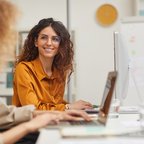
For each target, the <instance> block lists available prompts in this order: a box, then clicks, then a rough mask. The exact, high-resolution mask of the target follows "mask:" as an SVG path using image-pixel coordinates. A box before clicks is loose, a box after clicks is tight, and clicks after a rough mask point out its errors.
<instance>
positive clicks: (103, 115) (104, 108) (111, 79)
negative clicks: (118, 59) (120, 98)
mask: <svg viewBox="0 0 144 144" xmlns="http://www.w3.org/2000/svg"><path fill="white" fill-rule="evenodd" d="M116 79H117V72H116V71H111V72H109V73H108V76H107V80H106V84H105V88H104V92H103V98H102V101H101V104H100V109H99V113H98V121H99V122H100V123H102V124H104V125H106V122H107V119H108V114H109V111H110V105H111V102H112V97H113V95H114V89H115V85H116Z"/></svg>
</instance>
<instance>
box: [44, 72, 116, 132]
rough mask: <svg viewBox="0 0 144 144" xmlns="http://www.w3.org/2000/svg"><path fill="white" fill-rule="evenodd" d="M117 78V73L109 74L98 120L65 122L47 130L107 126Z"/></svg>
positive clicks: (50, 126)
mask: <svg viewBox="0 0 144 144" xmlns="http://www.w3.org/2000/svg"><path fill="white" fill-rule="evenodd" d="M116 78H117V72H116V71H111V72H109V73H108V76H107V80H106V84H105V88H104V92H103V98H102V101H101V104H100V108H99V112H98V116H97V118H94V119H93V120H92V121H90V122H88V121H85V120H83V119H80V120H79V121H63V122H60V124H58V125H48V126H47V127H46V128H60V129H62V128H63V127H75V126H78V127H79V126H82V125H84V126H92V127H94V126H105V125H106V122H107V119H108V114H109V110H110V105H111V101H112V96H113V94H114V88H115V84H116Z"/></svg>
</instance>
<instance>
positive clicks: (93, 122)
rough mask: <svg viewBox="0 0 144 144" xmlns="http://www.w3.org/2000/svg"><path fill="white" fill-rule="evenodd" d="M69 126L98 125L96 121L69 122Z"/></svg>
mask: <svg viewBox="0 0 144 144" xmlns="http://www.w3.org/2000/svg"><path fill="white" fill-rule="evenodd" d="M70 124H71V125H98V124H100V123H99V122H97V121H70Z"/></svg>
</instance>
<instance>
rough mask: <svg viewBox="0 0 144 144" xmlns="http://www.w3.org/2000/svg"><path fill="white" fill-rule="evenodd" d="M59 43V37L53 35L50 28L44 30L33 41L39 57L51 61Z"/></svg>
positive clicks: (53, 32)
mask: <svg viewBox="0 0 144 144" xmlns="http://www.w3.org/2000/svg"><path fill="white" fill-rule="evenodd" d="M60 41H61V39H60V37H59V36H58V35H57V34H56V33H55V31H54V30H53V29H52V27H51V26H48V27H46V28H44V29H43V30H42V31H41V32H40V33H39V35H38V39H37V40H36V41H35V46H36V47H38V51H39V56H40V57H44V58H50V59H53V58H54V57H55V55H56V54H57V52H58V49H59V44H60Z"/></svg>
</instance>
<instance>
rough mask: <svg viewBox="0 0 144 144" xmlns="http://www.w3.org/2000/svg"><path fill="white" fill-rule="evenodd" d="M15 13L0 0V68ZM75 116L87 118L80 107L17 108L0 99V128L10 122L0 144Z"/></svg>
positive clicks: (8, 52)
mask: <svg viewBox="0 0 144 144" xmlns="http://www.w3.org/2000/svg"><path fill="white" fill-rule="evenodd" d="M17 13H18V10H17V8H16V7H15V6H14V5H13V4H12V3H10V2H9V1H7V0H0V70H2V69H3V68H4V66H5V65H6V61H7V60H8V59H9V58H10V59H11V58H13V57H14V49H15V43H16V39H15V38H16V37H15V36H16V31H15V22H16V18H17ZM76 116H82V117H83V118H84V119H86V120H90V118H89V117H88V116H87V115H86V114H85V113H84V112H81V111H66V112H57V111H55V112H50V111H36V110H35V107H34V106H33V105H27V106H23V107H19V108H17V107H15V106H7V105H5V104H3V103H2V102H1V101H0V130H3V131H4V129H5V128H6V129H8V128H11V127H12V126H13V128H11V129H9V130H7V131H4V132H3V133H0V144H2V143H4V144H9V143H15V142H16V141H18V140H19V139H20V138H22V137H24V136H25V135H26V134H28V133H31V132H35V131H37V130H38V129H39V128H41V127H44V126H46V125H47V124H50V123H58V122H59V121H60V120H77V117H76ZM22 122H23V123H22ZM20 123H22V124H20ZM18 124H19V125H18ZM16 125H17V126H16Z"/></svg>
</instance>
